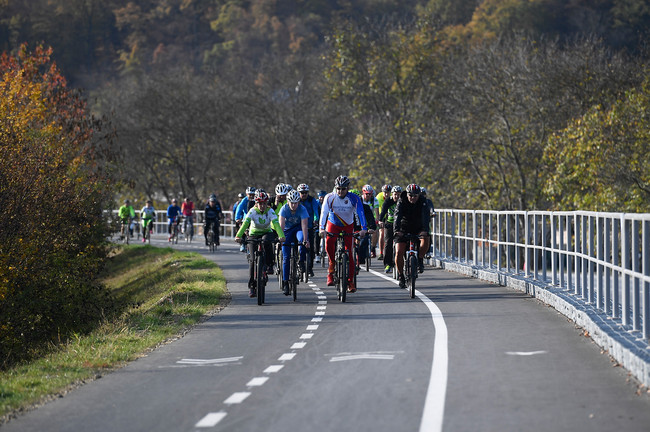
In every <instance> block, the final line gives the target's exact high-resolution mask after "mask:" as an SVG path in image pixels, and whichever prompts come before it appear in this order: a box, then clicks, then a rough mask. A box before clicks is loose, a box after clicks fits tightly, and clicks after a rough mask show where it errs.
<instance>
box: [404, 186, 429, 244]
mask: <svg viewBox="0 0 650 432" xmlns="http://www.w3.org/2000/svg"><path fill="white" fill-rule="evenodd" d="M430 222H431V215H430V213H429V206H428V204H427V200H426V199H425V198H424V197H423V196H422V195H420V196H419V197H418V200H417V201H416V202H415V204H411V203H410V202H409V200H408V196H407V193H406V191H402V194H401V195H400V197H399V201H397V207H396V208H395V231H402V232H406V233H411V234H417V233H420V232H423V231H426V232H428V231H429V223H430Z"/></svg>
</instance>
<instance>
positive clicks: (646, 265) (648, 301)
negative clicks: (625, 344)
mask: <svg viewBox="0 0 650 432" xmlns="http://www.w3.org/2000/svg"><path fill="white" fill-rule="evenodd" d="M643 274H644V275H645V276H646V277H648V276H650V221H647V220H646V221H644V222H643ZM649 315H650V282H647V281H644V282H643V325H642V327H643V339H645V340H648V338H649V337H650V316H649Z"/></svg>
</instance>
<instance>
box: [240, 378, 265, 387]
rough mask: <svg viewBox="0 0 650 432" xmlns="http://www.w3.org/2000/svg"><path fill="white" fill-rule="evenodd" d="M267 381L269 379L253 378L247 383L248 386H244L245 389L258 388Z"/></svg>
mask: <svg viewBox="0 0 650 432" xmlns="http://www.w3.org/2000/svg"><path fill="white" fill-rule="evenodd" d="M268 380H269V377H257V378H253V379H252V380H250V381H248V384H246V386H247V387H259V386H262V385H264V383H265V382H267V381H268Z"/></svg>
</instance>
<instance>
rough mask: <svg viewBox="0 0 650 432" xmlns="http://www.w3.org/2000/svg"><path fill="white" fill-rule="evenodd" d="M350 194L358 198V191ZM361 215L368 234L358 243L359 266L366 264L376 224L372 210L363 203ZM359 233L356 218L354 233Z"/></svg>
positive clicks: (352, 190)
mask: <svg viewBox="0 0 650 432" xmlns="http://www.w3.org/2000/svg"><path fill="white" fill-rule="evenodd" d="M350 192H352V193H353V194H355V195H358V196H359V197H361V196H360V194H359V191H358V190H356V189H351V190H350ZM363 214H364V216H365V217H366V226H367V227H368V234H369V235H366V236H363V237H361V238H360V242H359V265H360V266H361V265H364V264H365V263H366V258H367V257H368V249H369V247H368V243H369V242H370V237H371V235H372V233H373V232H375V230H376V229H377V223H376V220H375V215H374V212H373V211H372V208H371V207H370V206H369V205H368V204H366V203H365V202H364V203H363ZM359 231H361V226H360V225H359V221H358V220H357V218H355V219H354V232H359Z"/></svg>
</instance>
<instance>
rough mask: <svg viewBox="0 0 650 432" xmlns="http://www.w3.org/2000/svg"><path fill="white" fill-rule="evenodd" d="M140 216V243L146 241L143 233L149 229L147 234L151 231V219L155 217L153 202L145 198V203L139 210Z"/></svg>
mask: <svg viewBox="0 0 650 432" xmlns="http://www.w3.org/2000/svg"><path fill="white" fill-rule="evenodd" d="M140 218H141V219H142V243H145V242H146V241H147V239H146V235H145V233H146V232H147V230H149V234H151V233H153V221H154V220H155V219H156V210H154V208H153V202H152V201H151V200H147V203H146V204H145V206H144V207H142V210H140Z"/></svg>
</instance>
